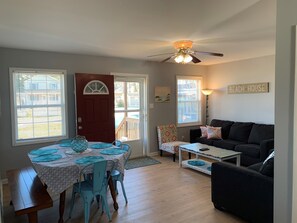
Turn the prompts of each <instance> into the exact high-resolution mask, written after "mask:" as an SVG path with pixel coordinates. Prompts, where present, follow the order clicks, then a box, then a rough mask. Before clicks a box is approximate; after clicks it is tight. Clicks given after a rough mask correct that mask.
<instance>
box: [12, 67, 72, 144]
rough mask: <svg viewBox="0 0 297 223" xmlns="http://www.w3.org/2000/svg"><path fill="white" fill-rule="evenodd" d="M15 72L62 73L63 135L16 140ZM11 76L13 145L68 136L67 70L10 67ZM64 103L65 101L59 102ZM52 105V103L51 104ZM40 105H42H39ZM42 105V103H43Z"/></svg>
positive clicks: (42, 141)
mask: <svg viewBox="0 0 297 223" xmlns="http://www.w3.org/2000/svg"><path fill="white" fill-rule="evenodd" d="M14 72H22V73H24V72H25V73H26V72H28V73H53V74H62V76H63V78H62V80H61V81H62V83H63V85H64V89H63V91H62V96H64V97H63V98H64V99H65V100H64V113H62V118H63V120H64V121H65V126H64V128H65V129H64V132H65V135H63V136H54V137H44V138H33V139H27V140H20V141H17V140H16V130H17V126H16V125H17V122H16V112H17V111H16V109H15V98H14V96H15V86H14V83H13V73H14ZM9 77H10V110H11V114H12V115H11V123H12V145H13V146H21V145H29V144H38V143H45V142H55V141H58V140H60V139H64V138H68V98H67V71H66V70H62V69H38V68H37V69H35V68H16V67H10V68H9ZM59 105H63V103H61V104H59ZM50 106H51V105H50ZM39 107H40V106H39ZM41 107H42V105H41Z"/></svg>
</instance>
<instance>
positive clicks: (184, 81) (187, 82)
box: [176, 76, 201, 126]
mask: <svg viewBox="0 0 297 223" xmlns="http://www.w3.org/2000/svg"><path fill="white" fill-rule="evenodd" d="M176 79H177V81H176V82H177V83H176V85H177V86H176V88H177V125H178V126H191V125H197V124H201V78H200V77H195V76H177V77H176Z"/></svg>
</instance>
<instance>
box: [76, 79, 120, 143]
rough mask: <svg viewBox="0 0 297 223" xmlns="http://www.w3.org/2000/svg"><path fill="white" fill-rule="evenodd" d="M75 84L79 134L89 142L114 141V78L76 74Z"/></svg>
mask: <svg viewBox="0 0 297 223" xmlns="http://www.w3.org/2000/svg"><path fill="white" fill-rule="evenodd" d="M75 84H76V109H77V111H76V123H77V125H76V126H77V134H78V135H82V136H85V137H86V138H87V140H88V141H101V142H112V141H114V139H115V125H114V77H113V76H112V75H99V74H75Z"/></svg>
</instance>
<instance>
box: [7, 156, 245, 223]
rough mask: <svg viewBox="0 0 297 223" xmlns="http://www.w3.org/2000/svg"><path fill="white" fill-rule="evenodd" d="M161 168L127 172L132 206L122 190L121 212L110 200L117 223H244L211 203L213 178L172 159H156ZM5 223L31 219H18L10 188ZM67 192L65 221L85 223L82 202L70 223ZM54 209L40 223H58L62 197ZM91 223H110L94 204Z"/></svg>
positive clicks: (68, 222) (20, 222) (126, 182)
mask: <svg viewBox="0 0 297 223" xmlns="http://www.w3.org/2000/svg"><path fill="white" fill-rule="evenodd" d="M154 158H155V159H158V160H159V161H161V162H162V163H161V164H157V165H152V166H147V167H142V168H136V169H131V170H127V171H126V172H125V181H124V182H125V187H126V193H127V196H128V201H129V203H128V204H127V205H126V204H125V201H124V198H123V196H122V193H121V189H120V186H119V189H120V190H119V195H118V202H119V210H118V211H117V212H116V211H114V209H113V206H112V199H111V197H110V196H109V197H108V201H109V207H110V210H111V214H112V222H114V223H139V222H140V223H159V222H160V223H167V222H168V223H178V222H183V223H188V222H189V223H193V222H199V223H217V222H218V223H225V222H228V223H229V222H230V223H235V222H236V223H238V222H244V221H242V220H241V219H239V218H237V217H235V216H233V215H230V214H228V213H225V212H221V211H219V210H216V209H215V208H214V207H213V205H212V202H211V196H210V192H211V191H210V187H211V185H210V176H207V175H204V174H202V173H198V172H196V171H193V170H190V169H184V168H180V167H179V166H178V161H177V162H175V163H174V162H172V158H171V157H169V156H167V157H166V156H165V157H159V156H157V157H154ZM3 189H4V222H5V223H25V222H27V216H15V215H14V211H13V207H12V206H10V205H9V201H10V195H9V188H8V187H7V185H4V187H3ZM70 194H71V190H69V191H67V195H66V198H67V201H66V210H65V214H64V221H65V222H67V223H80V222H83V219H84V218H83V215H84V214H83V205H82V201H81V199H80V198H78V199H77V201H76V204H75V206H74V211H73V216H72V218H71V219H68V208H69V198H70ZM53 200H54V207H52V208H50V209H46V210H42V211H40V212H39V223H57V222H58V213H59V211H58V197H53ZM90 216H91V217H90V222H96V223H97V222H102V223H105V222H108V220H107V217H106V215H105V214H101V211H100V210H98V209H97V205H96V204H95V203H94V204H93V205H92V208H91V214H90Z"/></svg>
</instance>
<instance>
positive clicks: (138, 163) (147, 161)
mask: <svg viewBox="0 0 297 223" xmlns="http://www.w3.org/2000/svg"><path fill="white" fill-rule="evenodd" d="M160 163H161V162H160V161H158V160H155V159H153V158H152V157H149V156H146V157H140V158H135V159H130V160H128V162H127V163H126V165H125V169H126V170H130V169H134V168H138V167H144V166H150V165H155V164H160Z"/></svg>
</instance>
